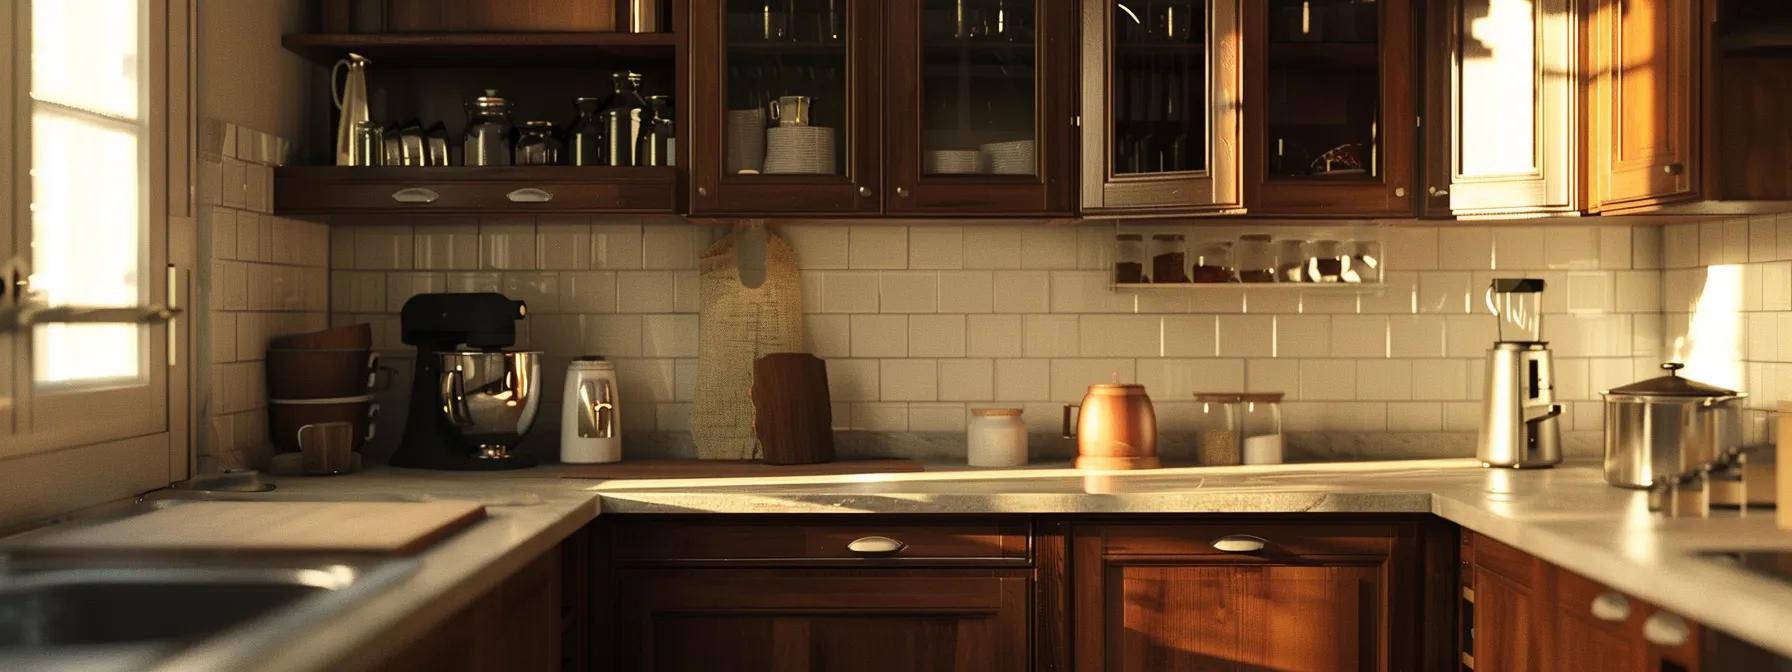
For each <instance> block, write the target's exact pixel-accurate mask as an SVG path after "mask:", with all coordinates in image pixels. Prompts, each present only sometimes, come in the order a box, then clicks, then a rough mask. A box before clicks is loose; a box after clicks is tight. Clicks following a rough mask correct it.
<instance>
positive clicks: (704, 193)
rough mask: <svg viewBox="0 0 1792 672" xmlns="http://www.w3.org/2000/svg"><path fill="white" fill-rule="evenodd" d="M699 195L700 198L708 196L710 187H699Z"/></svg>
mask: <svg viewBox="0 0 1792 672" xmlns="http://www.w3.org/2000/svg"><path fill="white" fill-rule="evenodd" d="M697 195H698V196H708V195H709V188H708V187H697Z"/></svg>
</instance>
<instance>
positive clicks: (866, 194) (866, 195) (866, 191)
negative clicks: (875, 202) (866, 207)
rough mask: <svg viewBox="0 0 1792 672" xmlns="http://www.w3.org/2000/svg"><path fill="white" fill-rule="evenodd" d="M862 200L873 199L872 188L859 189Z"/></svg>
mask: <svg viewBox="0 0 1792 672" xmlns="http://www.w3.org/2000/svg"><path fill="white" fill-rule="evenodd" d="M859 197H860V198H871V187H859Z"/></svg>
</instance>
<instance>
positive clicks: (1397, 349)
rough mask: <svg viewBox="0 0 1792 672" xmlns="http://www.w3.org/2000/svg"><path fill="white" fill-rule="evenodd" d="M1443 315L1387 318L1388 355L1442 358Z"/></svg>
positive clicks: (1445, 320) (1445, 317) (1444, 321)
mask: <svg viewBox="0 0 1792 672" xmlns="http://www.w3.org/2000/svg"><path fill="white" fill-rule="evenodd" d="M1446 323H1447V316H1444V315H1394V316H1391V317H1389V318H1388V354H1389V355H1390V356H1393V357H1424V358H1438V357H1443V356H1444V331H1445V324H1446Z"/></svg>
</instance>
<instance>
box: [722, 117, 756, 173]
mask: <svg viewBox="0 0 1792 672" xmlns="http://www.w3.org/2000/svg"><path fill="white" fill-rule="evenodd" d="M727 124H728V129H727V132H728V149H727V153H726V154H724V155H723V156H722V161H723V167H724V168H725V169H726V170H727V171H728V174H729V175H735V174H738V173H740V172H741V171H743V170H750V171H754V172H758V171H759V169H760V167H761V164H763V163H765V109H764V108H754V109H751V110H729V111H728V122H727Z"/></svg>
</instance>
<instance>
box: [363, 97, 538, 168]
mask: <svg viewBox="0 0 1792 672" xmlns="http://www.w3.org/2000/svg"><path fill="white" fill-rule="evenodd" d="M388 136H390V134H388ZM461 156H462V157H463V158H462V160H461V162H462V163H464V164H466V165H469V166H508V165H510V101H508V100H505V99H504V98H503V97H502V96H499V95H498V91H497V89H486V90H485V95H483V96H480V97H478V98H474V99H473V102H472V104H470V105H468V106H467V132H466V138H465V140H464V141H463V143H462V145H461Z"/></svg>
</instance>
